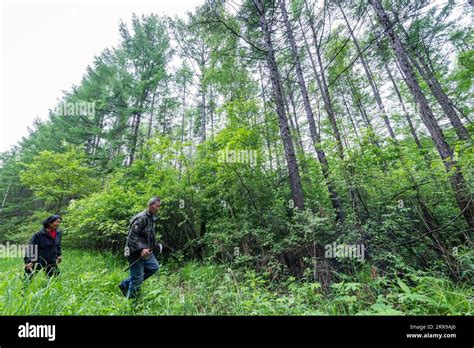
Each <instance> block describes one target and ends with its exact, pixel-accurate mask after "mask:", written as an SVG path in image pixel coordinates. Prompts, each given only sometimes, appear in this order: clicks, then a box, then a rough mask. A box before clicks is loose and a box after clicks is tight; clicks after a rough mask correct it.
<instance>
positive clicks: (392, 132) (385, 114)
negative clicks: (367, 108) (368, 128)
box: [339, 5, 396, 139]
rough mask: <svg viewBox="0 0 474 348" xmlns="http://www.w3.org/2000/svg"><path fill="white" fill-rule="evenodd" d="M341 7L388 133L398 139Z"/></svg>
mask: <svg viewBox="0 0 474 348" xmlns="http://www.w3.org/2000/svg"><path fill="white" fill-rule="evenodd" d="M339 9H340V10H341V13H342V16H343V17H344V21H345V22H346V25H347V28H348V29H349V33H350V35H351V38H352V41H353V42H354V46H355V48H356V51H357V55H358V57H359V59H360V62H361V63H362V67H363V68H364V71H365V74H366V76H367V80H368V81H369V84H370V87H371V89H372V93H373V94H374V97H375V100H376V101H377V105H378V107H379V110H380V112H381V114H382V118H383V120H384V122H385V125H386V126H387V129H388V133H389V134H390V137H391V138H392V139H396V137H395V133H394V131H393V128H392V125H391V124H390V120H389V118H388V116H387V112H386V111H385V106H384V104H383V102H382V98H381V97H380V93H379V90H378V88H377V85H376V84H375V81H374V79H373V78H372V73H371V71H370V69H369V65H368V64H367V61H366V60H365V58H364V54H363V53H362V50H361V49H360V46H359V42H358V41H357V39H356V37H355V35H354V32H353V31H352V28H351V25H350V24H349V21H348V20H347V17H346V14H345V13H344V10H343V9H342V7H341V5H339Z"/></svg>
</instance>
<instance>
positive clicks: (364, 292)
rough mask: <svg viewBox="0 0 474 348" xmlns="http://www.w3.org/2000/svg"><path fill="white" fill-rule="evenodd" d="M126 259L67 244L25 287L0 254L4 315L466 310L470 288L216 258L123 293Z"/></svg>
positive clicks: (421, 278) (165, 270)
mask: <svg viewBox="0 0 474 348" xmlns="http://www.w3.org/2000/svg"><path fill="white" fill-rule="evenodd" d="M124 267H125V261H124V260H123V259H121V258H118V257H115V256H113V255H111V254H108V253H105V254H104V253H92V252H84V251H77V250H72V251H67V252H65V254H64V261H63V263H62V264H61V272H62V274H61V276H60V277H59V278H56V279H54V278H53V279H52V280H51V281H49V280H48V278H47V277H46V276H45V275H44V272H41V273H39V274H37V276H36V277H35V278H34V279H33V281H32V283H31V284H30V285H29V286H28V288H27V289H24V287H23V282H22V278H21V272H22V263H21V260H19V259H1V260H0V314H2V315H367V314H377V315H386V314H390V315H396V314H399V315H403V314H415V315H422V314H441V315H472V314H473V313H472V307H473V306H472V304H473V290H472V289H471V288H470V287H468V286H456V285H454V284H453V283H451V282H450V281H448V280H446V279H438V278H435V277H429V276H427V275H425V274H423V275H420V274H413V275H412V276H411V277H410V279H409V280H410V282H409V284H410V285H407V283H406V280H405V281H404V280H401V279H388V278H387V277H382V278H378V279H376V280H372V279H370V277H367V275H366V274H364V273H363V272H362V273H360V274H358V275H357V276H356V277H355V278H354V279H353V280H352V281H351V282H339V283H334V284H333V285H332V286H331V291H330V292H329V293H324V292H323V291H322V289H321V287H320V285H319V284H318V283H301V282H298V281H296V280H295V279H292V278H290V279H288V280H287V281H286V282H285V283H280V284H279V285H278V286H277V287H276V286H275V285H274V284H272V285H270V284H269V282H268V281H267V280H266V279H265V278H264V277H263V276H259V275H257V274H256V273H255V272H250V271H248V272H244V271H238V272H235V271H232V270H231V269H230V268H229V267H227V266H224V265H215V264H204V265H203V264H198V263H194V262H190V263H187V264H185V265H184V266H183V267H173V266H171V265H167V264H164V265H162V267H161V269H160V271H159V272H158V273H157V275H155V276H153V277H152V278H151V279H149V280H147V281H146V282H145V283H144V285H143V287H142V291H143V292H142V294H143V296H142V298H141V299H140V300H139V301H138V302H137V303H135V304H134V303H133V302H132V301H127V300H126V299H125V298H124V297H123V296H122V294H121V292H120V290H119V289H118V287H117V284H118V283H119V282H120V281H121V280H122V279H123V278H124V277H125V276H126V275H127V273H125V272H123V271H122V270H123V268H124Z"/></svg>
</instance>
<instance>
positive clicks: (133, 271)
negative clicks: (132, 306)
mask: <svg viewBox="0 0 474 348" xmlns="http://www.w3.org/2000/svg"><path fill="white" fill-rule="evenodd" d="M159 269H160V265H159V264H158V261H157V260H156V257H155V255H153V254H151V255H150V257H149V258H148V259H141V260H140V261H138V262H137V263H136V264H134V265H133V266H132V267H131V268H130V277H128V278H127V279H125V280H124V281H122V283H121V284H122V285H124V286H125V287H126V289H128V291H127V298H131V299H134V298H137V297H138V295H139V293H140V287H141V285H142V283H143V281H144V280H145V279H148V278H150V277H151V276H152V275H153V274H155V273H156V272H157V271H158V270H159Z"/></svg>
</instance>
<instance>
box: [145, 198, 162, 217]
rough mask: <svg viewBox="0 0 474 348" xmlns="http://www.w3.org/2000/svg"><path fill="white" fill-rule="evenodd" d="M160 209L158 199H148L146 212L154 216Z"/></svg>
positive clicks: (159, 200)
mask: <svg viewBox="0 0 474 348" xmlns="http://www.w3.org/2000/svg"><path fill="white" fill-rule="evenodd" d="M160 207H161V199H160V197H152V198H150V200H149V201H148V211H149V212H150V213H151V214H156V213H157V212H158V211H159V210H160Z"/></svg>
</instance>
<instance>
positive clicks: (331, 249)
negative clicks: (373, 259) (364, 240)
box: [324, 242, 365, 262]
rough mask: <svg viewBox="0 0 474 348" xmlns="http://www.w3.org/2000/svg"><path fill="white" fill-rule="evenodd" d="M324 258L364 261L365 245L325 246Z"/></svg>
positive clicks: (333, 244)
mask: <svg viewBox="0 0 474 348" xmlns="http://www.w3.org/2000/svg"><path fill="white" fill-rule="evenodd" d="M324 248H325V249H326V252H325V255H324V256H325V257H326V258H341V259H344V258H346V259H357V260H359V261H360V262H364V261H365V245H364V244H337V243H336V242H334V243H332V244H326V245H325V247H324Z"/></svg>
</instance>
